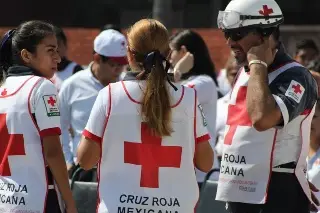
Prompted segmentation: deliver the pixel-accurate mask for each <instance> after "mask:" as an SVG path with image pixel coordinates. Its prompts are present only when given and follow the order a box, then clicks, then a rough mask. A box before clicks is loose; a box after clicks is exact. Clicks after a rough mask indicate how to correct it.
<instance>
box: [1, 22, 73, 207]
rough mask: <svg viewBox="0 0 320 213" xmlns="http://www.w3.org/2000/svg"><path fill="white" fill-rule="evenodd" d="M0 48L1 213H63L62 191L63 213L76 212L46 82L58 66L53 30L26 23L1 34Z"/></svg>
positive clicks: (55, 105) (53, 96) (52, 98)
mask: <svg viewBox="0 0 320 213" xmlns="http://www.w3.org/2000/svg"><path fill="white" fill-rule="evenodd" d="M0 45H1V46H0V66H1V68H2V70H3V73H0V74H1V75H0V82H1V83H0V140H1V142H0V185H1V186H3V187H2V190H1V200H2V202H0V209H1V212H4V213H9V212H44V213H62V212H63V211H64V208H63V206H60V205H59V203H60V204H61V202H60V199H59V197H60V193H61V196H62V199H63V200H64V203H65V207H66V212H67V213H75V212H76V206H75V202H74V200H73V198H72V192H71V189H70V186H69V181H68V175H67V168H66V164H65V160H64V157H63V152H62V148H61V143H60V139H59V135H60V134H61V129H60V111H59V106H58V100H57V90H56V88H55V86H54V85H53V83H52V82H51V81H49V80H48V79H50V78H51V77H52V76H53V74H54V72H56V71H57V66H58V63H59V62H60V57H59V54H58V52H57V47H58V44H57V38H56V36H55V33H54V28H53V26H52V25H51V24H49V23H46V22H42V21H28V22H25V23H23V24H21V25H20V26H19V27H18V28H17V29H15V30H10V31H9V32H8V33H6V34H5V36H4V37H3V39H2V41H1V43H0ZM59 192H60V193H59ZM3 200H5V202H3ZM60 207H61V208H60Z"/></svg>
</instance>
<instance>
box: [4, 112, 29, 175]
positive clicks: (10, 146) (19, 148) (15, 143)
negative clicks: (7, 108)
mask: <svg viewBox="0 0 320 213" xmlns="http://www.w3.org/2000/svg"><path fill="white" fill-rule="evenodd" d="M6 117H7V115H6V114H0V138H1V143H0V175H1V176H11V170H10V165H9V161H8V157H9V156H10V155H26V152H25V149H24V139H23V135H22V134H9V132H8V127H7V123H6Z"/></svg>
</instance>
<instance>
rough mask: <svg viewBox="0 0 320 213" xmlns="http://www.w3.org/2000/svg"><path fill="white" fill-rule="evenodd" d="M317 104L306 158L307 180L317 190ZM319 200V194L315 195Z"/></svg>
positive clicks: (319, 167) (319, 169)
mask: <svg viewBox="0 0 320 213" xmlns="http://www.w3.org/2000/svg"><path fill="white" fill-rule="evenodd" d="M319 101H320V100H319V99H318V103H317V107H316V110H315V113H314V116H313V119H312V123H311V134H310V148H309V154H308V158H307V162H308V167H307V168H308V171H307V177H308V180H309V181H310V182H311V183H312V184H313V185H314V186H315V187H317V188H318V189H320V128H319V127H320V103H319ZM316 195H317V197H318V198H320V192H318V193H316Z"/></svg>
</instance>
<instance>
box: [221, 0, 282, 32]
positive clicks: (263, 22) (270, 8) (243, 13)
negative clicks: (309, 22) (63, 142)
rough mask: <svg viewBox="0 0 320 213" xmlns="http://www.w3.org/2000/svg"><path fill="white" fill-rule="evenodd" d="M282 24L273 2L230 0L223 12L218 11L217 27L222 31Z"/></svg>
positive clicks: (266, 0)
mask: <svg viewBox="0 0 320 213" xmlns="http://www.w3.org/2000/svg"><path fill="white" fill-rule="evenodd" d="M282 22H283V15H282V12H281V9H280V7H279V5H278V4H277V3H276V2H275V1H274V0H231V1H230V3H229V4H228V6H227V7H226V9H225V11H219V15H218V27H219V28H221V29H223V30H228V29H236V28H243V27H259V28H270V27H276V26H278V25H280V24H281V23H282Z"/></svg>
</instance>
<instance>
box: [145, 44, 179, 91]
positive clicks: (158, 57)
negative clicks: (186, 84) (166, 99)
mask: <svg viewBox="0 0 320 213" xmlns="http://www.w3.org/2000/svg"><path fill="white" fill-rule="evenodd" d="M157 62H158V63H160V64H161V66H163V62H165V67H164V72H165V73H166V75H167V81H168V83H169V84H170V86H171V87H172V88H173V89H174V90H175V91H177V90H178V89H177V87H176V86H175V85H174V84H173V83H172V82H171V81H170V79H169V76H168V74H167V73H168V70H169V68H170V63H169V61H168V60H167V59H166V58H165V57H164V56H163V55H162V54H161V53H160V51H159V50H154V51H152V52H150V53H148V54H147V56H146V57H145V59H144V62H143V66H144V69H145V71H146V72H147V73H150V72H151V70H152V68H153V67H155V66H156V63H157Z"/></svg>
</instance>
